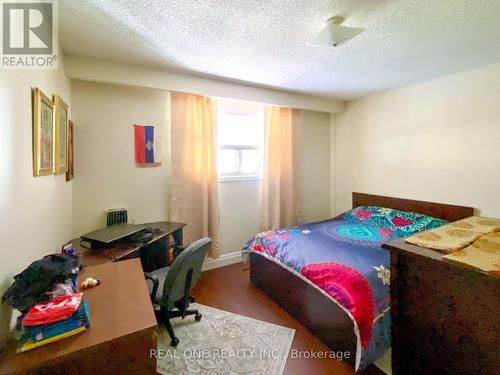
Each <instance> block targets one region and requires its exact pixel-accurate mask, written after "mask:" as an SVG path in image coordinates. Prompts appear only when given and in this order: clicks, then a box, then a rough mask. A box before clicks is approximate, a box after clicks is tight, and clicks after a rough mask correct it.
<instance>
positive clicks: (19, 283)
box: [2, 254, 79, 314]
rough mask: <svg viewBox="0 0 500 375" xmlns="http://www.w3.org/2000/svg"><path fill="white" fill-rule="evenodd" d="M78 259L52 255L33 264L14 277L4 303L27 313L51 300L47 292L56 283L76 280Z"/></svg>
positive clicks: (70, 256)
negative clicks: (41, 303)
mask: <svg viewBox="0 0 500 375" xmlns="http://www.w3.org/2000/svg"><path fill="white" fill-rule="evenodd" d="M78 263H79V262H78V257H77V256H75V255H70V254H50V255H47V256H45V257H43V258H42V259H40V260H37V261H35V262H33V263H31V264H30V265H29V266H28V268H26V269H25V270H24V271H23V272H21V273H19V274H17V275H16V276H14V283H13V284H12V285H11V286H10V287H9V289H7V291H6V292H5V293H4V295H3V297H2V302H3V301H5V300H7V301H8V302H9V303H10V304H11V305H12V307H14V308H16V309H17V310H19V311H21V312H22V313H23V314H24V313H26V312H27V311H28V310H29V309H30V308H31V307H33V306H35V305H36V304H38V303H40V302H43V301H46V300H48V299H50V298H51V296H50V295H49V294H47V291H49V290H50V289H51V287H52V286H53V285H54V284H56V283H63V282H64V281H65V280H67V279H74V278H75V277H76V276H77V274H78V271H79V268H78Z"/></svg>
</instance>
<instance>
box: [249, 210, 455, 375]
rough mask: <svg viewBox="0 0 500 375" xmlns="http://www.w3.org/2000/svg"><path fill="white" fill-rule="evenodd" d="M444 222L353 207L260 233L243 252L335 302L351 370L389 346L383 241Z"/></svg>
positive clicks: (363, 366) (387, 261) (418, 216)
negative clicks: (346, 321) (344, 320)
mask: <svg viewBox="0 0 500 375" xmlns="http://www.w3.org/2000/svg"><path fill="white" fill-rule="evenodd" d="M443 224H446V222H445V221H443V220H439V219H436V218H433V217H429V216H426V215H421V214H415V213H411V212H404V211H398V210H392V209H387V208H381V207H372V206H369V207H358V208H356V209H354V210H351V211H348V212H346V213H344V214H342V215H340V216H338V217H336V218H334V219H331V220H327V221H322V222H318V223H311V224H304V225H300V226H297V227H293V228H286V229H282V230H271V231H267V232H263V233H260V234H258V235H257V236H255V237H254V238H252V239H251V240H250V241H248V242H247V244H246V245H245V247H244V248H243V253H244V254H245V253H249V252H253V253H258V254H260V255H262V256H266V257H268V258H271V259H272V260H274V261H277V262H278V263H279V264H280V265H282V266H284V267H286V268H289V269H292V270H293V271H295V272H296V273H297V274H299V275H300V277H303V278H305V279H306V280H307V281H308V282H310V283H312V284H313V285H315V286H316V287H319V288H320V289H321V290H322V291H323V292H324V293H326V295H328V296H329V297H331V298H332V299H333V300H334V301H336V302H337V303H338V304H339V305H340V306H341V307H342V308H343V309H344V310H345V311H346V312H347V313H348V315H349V316H350V317H351V319H352V320H353V322H354V328H355V333H356V336H357V338H358V345H357V347H358V350H357V353H356V370H363V369H364V368H365V367H366V366H367V365H368V364H370V363H372V362H373V361H375V360H377V359H378V358H380V357H381V356H382V355H383V354H384V353H385V351H386V350H387V349H388V348H389V347H390V311H389V310H390V297H389V282H390V274H389V253H388V252H387V251H386V250H384V249H382V248H381V245H382V244H383V243H384V242H387V241H390V240H392V239H395V238H399V237H405V236H409V235H411V234H414V233H417V232H421V231H424V230H429V229H432V228H436V227H438V226H441V225H443Z"/></svg>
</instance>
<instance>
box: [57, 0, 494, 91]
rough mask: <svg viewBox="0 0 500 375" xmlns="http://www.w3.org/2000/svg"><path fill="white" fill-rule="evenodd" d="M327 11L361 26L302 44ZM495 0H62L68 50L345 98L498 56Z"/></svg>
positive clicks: (320, 25)
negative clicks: (352, 33) (351, 33)
mask: <svg viewBox="0 0 500 375" xmlns="http://www.w3.org/2000/svg"><path fill="white" fill-rule="evenodd" d="M332 15H343V16H345V17H346V19H347V20H346V22H345V24H346V25H351V26H356V27H364V28H366V29H367V30H366V31H365V32H364V33H362V34H360V35H359V36H357V37H356V38H354V39H352V40H351V41H349V42H348V43H346V44H345V45H343V46H340V47H338V48H336V49H334V48H321V47H311V46H308V45H306V43H307V42H309V41H311V39H312V38H313V37H314V36H315V35H316V34H317V33H318V32H319V31H320V30H321V29H322V28H323V27H324V25H325V22H326V20H327V19H328V18H329V17H330V16H332ZM499 19H500V0H470V1H468V0H289V1H283V0H235V1H230V0H149V1H138V0H64V1H61V2H60V18H59V22H60V36H61V40H62V44H63V48H64V50H65V52H67V53H70V54H74V55H85V56H95V57H100V58H104V59H110V60H116V61H122V62H127V63H132V64H138V65H144V66H151V67H156V68H162V69H167V70H177V71H187V72H192V73H195V74H197V75H201V76H212V77H222V78H224V79H230V80H235V81H242V82H251V83H252V84H256V85H261V86H267V87H274V88H281V89H285V90H290V91H300V92H307V93H310V94H317V95H322V96H329V97H336V98H340V99H352V98H356V97H360V96H363V95H367V94H370V93H373V92H377V91H382V90H387V89H391V88H396V87H401V86H405V85H408V84H411V83H416V82H422V81H426V80H429V79H433V78H436V77H440V76H444V75H448V74H453V73H457V72H460V71H464V70H468V69H471V68H474V67H478V66H482V65H487V64H491V63H495V62H498V61H500V21H499Z"/></svg>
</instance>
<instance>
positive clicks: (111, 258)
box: [72, 221, 186, 266]
mask: <svg viewBox="0 0 500 375" xmlns="http://www.w3.org/2000/svg"><path fill="white" fill-rule="evenodd" d="M143 225H144V226H146V227H150V228H158V229H160V230H161V233H160V234H158V235H155V236H154V237H153V239H152V240H151V241H149V242H148V243H145V244H143V243H123V244H119V245H116V246H114V247H110V248H101V249H86V248H84V247H82V246H81V245H80V238H76V239H74V240H73V241H72V243H73V247H74V248H75V250H76V253H77V254H78V255H80V256H81V263H82V264H84V265H86V266H93V265H97V264H103V263H109V262H116V261H119V260H125V259H133V258H138V257H139V256H140V253H141V248H142V247H144V246H146V245H149V244H151V243H153V242H155V241H158V240H160V239H162V238H164V237H166V236H169V235H172V236H173V238H174V241H175V243H176V245H177V246H182V229H183V228H184V226H185V225H186V224H183V223H172V222H166V221H159V222H154V223H146V224H143Z"/></svg>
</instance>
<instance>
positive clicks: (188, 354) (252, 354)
mask: <svg viewBox="0 0 500 375" xmlns="http://www.w3.org/2000/svg"><path fill="white" fill-rule="evenodd" d="M149 356H150V357H154V358H157V359H158V358H160V359H176V358H182V357H184V358H194V359H232V358H234V359H249V358H254V359H277V358H280V351H279V350H272V349H269V350H264V349H262V350H252V349H237V350H231V349H220V348H212V349H184V350H181V351H178V350H174V349H151V350H150V351H149ZM288 356H289V357H290V358H293V359H295V358H298V359H324V358H331V359H336V360H338V361H342V360H344V359H349V358H350V357H351V353H350V352H342V351H329V350H325V351H319V350H297V349H291V350H290V352H289V353H288Z"/></svg>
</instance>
